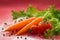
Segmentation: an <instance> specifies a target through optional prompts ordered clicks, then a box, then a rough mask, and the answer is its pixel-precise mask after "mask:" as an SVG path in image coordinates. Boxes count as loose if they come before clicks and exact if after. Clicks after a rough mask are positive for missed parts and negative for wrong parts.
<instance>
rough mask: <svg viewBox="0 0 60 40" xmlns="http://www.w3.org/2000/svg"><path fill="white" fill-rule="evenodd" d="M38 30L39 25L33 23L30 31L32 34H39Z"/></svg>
mask: <svg viewBox="0 0 60 40" xmlns="http://www.w3.org/2000/svg"><path fill="white" fill-rule="evenodd" d="M38 30H39V26H37V25H32V26H31V28H30V33H31V34H37V33H38Z"/></svg>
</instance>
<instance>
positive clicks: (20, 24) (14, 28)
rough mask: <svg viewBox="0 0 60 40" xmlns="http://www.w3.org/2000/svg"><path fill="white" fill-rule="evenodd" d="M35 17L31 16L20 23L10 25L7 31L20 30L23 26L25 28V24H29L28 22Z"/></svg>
mask: <svg viewBox="0 0 60 40" xmlns="http://www.w3.org/2000/svg"><path fill="white" fill-rule="evenodd" d="M34 19H35V17H31V18H29V19H25V20H23V21H21V22H19V23H16V24H14V25H12V26H10V27H9V28H7V29H6V30H5V31H14V30H20V29H21V28H23V27H24V26H25V25H27V24H28V23H30V22H31V21H32V20H34Z"/></svg>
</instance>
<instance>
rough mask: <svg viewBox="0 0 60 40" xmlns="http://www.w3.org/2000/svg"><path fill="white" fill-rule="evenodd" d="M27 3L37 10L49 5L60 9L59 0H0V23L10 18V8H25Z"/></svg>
mask: <svg viewBox="0 0 60 40" xmlns="http://www.w3.org/2000/svg"><path fill="white" fill-rule="evenodd" d="M29 4H31V5H33V6H34V7H35V8H37V9H38V10H41V9H45V8H47V7H49V6H50V5H53V6H54V7H55V8H57V9H60V0H0V23H2V22H4V21H7V19H8V21H9V20H10V19H11V10H16V11H18V10H25V9H26V8H27V7H28V5H29Z"/></svg>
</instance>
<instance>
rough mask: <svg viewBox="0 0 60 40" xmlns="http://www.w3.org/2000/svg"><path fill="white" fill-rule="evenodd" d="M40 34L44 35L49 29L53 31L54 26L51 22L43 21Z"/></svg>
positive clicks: (40, 25) (40, 24)
mask: <svg viewBox="0 0 60 40" xmlns="http://www.w3.org/2000/svg"><path fill="white" fill-rule="evenodd" d="M38 26H39V33H41V34H43V33H44V32H45V31H46V30H47V29H50V30H51V29H52V25H51V23H50V22H49V21H42V22H40V23H39V24H38Z"/></svg>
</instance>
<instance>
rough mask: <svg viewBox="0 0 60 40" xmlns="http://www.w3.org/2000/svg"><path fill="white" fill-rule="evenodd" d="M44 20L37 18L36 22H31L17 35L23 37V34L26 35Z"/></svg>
mask: <svg viewBox="0 0 60 40" xmlns="http://www.w3.org/2000/svg"><path fill="white" fill-rule="evenodd" d="M42 20H43V19H42V18H40V17H39V18H36V19H35V20H33V21H32V22H30V23H29V24H27V25H26V26H25V27H23V28H22V29H21V30H20V31H18V33H17V35H21V34H23V33H26V32H27V31H28V30H29V28H30V27H31V26H32V25H36V24H38V23H39V22H41V21H42Z"/></svg>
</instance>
